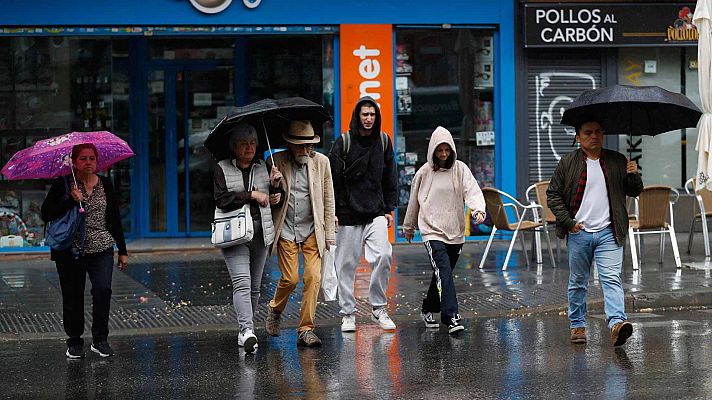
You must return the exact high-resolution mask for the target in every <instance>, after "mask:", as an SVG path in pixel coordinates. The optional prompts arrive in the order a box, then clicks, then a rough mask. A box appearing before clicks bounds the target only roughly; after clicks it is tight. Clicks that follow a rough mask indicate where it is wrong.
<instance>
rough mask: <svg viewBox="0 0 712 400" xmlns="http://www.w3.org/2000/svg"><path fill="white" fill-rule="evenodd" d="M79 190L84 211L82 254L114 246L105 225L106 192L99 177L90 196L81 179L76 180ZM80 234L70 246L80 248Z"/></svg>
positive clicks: (97, 251)
mask: <svg viewBox="0 0 712 400" xmlns="http://www.w3.org/2000/svg"><path fill="white" fill-rule="evenodd" d="M77 185H78V188H79V190H80V191H81V192H82V196H84V201H83V202H82V205H83V206H84V212H85V213H86V236H85V237H84V251H83V253H84V254H92V253H99V252H102V251H104V250H106V249H108V248H110V247H113V246H114V237H113V236H111V233H109V230H108V229H107V227H106V194H105V193H104V185H102V183H101V179H99V181H98V182H97V183H96V186H94V190H93V191H92V192H91V196H90V195H88V194H87V190H86V188H85V187H84V184H83V183H82V182H81V181H77ZM79 241H80V235H79V234H77V235H76V236H75V237H74V242H73V243H72V246H73V247H74V248H75V249H79V248H80V243H79Z"/></svg>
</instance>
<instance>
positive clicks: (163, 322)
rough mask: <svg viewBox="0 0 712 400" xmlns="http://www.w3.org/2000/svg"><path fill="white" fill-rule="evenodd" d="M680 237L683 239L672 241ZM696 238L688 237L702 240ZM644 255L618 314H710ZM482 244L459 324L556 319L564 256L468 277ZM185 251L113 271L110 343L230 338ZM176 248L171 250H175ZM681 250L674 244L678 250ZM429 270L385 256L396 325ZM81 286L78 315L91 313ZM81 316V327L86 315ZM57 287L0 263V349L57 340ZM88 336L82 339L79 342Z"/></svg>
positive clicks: (516, 262) (596, 290)
mask: <svg viewBox="0 0 712 400" xmlns="http://www.w3.org/2000/svg"><path fill="white" fill-rule="evenodd" d="M680 236H684V237H686V236H687V235H680ZM701 236H702V235H697V238H698V240H701ZM653 243H655V241H654V240H653V241H649V244H648V246H646V251H647V253H646V255H647V257H646V263H645V264H643V266H642V268H641V270H640V271H633V270H632V268H631V262H630V257H629V256H626V259H625V262H624V265H625V268H624V272H623V279H624V288H625V290H626V302H627V309H628V310H631V311H634V310H642V311H649V310H661V309H671V308H675V309H677V308H680V307H683V308H696V307H707V306H712V287H710V285H712V277H711V276H710V269H709V268H703V269H695V268H683V269H681V270H676V269H675V267H674V262H673V259H672V254H671V251H669V249H668V251H667V252H666V254H665V260H664V262H663V263H662V264H659V263H658V262H657V251H658V249H657V246H655V245H650V244H653ZM484 245H485V243H484V242H476V243H468V244H466V245H465V246H464V248H463V252H462V256H461V258H460V262H459V263H458V267H457V270H456V273H455V283H456V289H457V292H458V300H459V306H460V311H461V314H462V315H463V316H464V317H466V318H471V317H481V316H506V315H531V314H541V313H552V314H558V313H561V312H563V311H564V310H565V309H566V285H567V279H568V268H567V265H566V262H565V252H564V254H563V256H562V258H563V259H562V261H561V262H559V263H558V266H557V268H553V267H552V266H551V265H550V264H549V261H548V258H546V257H545V258H544V262H545V263H544V264H543V265H541V266H538V267H537V266H536V264H534V263H532V264H531V266H529V267H527V266H526V263H525V260H524V258H523V256H522V254H521V253H520V252H518V251H517V252H515V254H514V257H513V259H512V261H511V262H510V266H509V268H508V270H507V271H502V270H501V269H500V266H501V264H502V262H503V260H504V257H505V254H506V246H507V243H506V242H495V244H494V249H493V251H491V252H490V256H489V257H488V260H487V262H486V264H485V268H484V269H483V270H480V269H479V268H477V266H478V265H479V262H480V257H481V255H482V252H483V250H484ZM201 246H202V244H200V242H196V241H193V242H191V247H190V248H191V249H192V251H183V252H157V253H138V254H135V255H132V257H131V259H130V266H129V268H128V270H127V271H126V272H122V271H119V270H115V272H114V279H113V296H112V311H111V316H110V326H109V327H110V330H111V334H112V335H114V336H117V335H144V334H160V333H167V332H171V333H178V332H196V331H212V330H234V329H235V328H236V317H235V314H234V311H233V309H232V306H231V293H232V292H231V287H230V283H229V277H228V273H227V270H226V268H225V266H224V263H223V260H222V258H221V256H220V253H219V252H218V251H216V250H214V249H211V248H207V249H206V248H202V247H201ZM176 247H179V246H176ZM686 247H687V246H686V243H684V242H683V241H681V243H680V248H681V249H685V248H686ZM693 247H694V251H693V254H692V255H691V256H688V255H686V254H683V262H690V261H694V260H701V259H703V258H704V256H703V254H702V252H703V250H702V245H701V242H699V244H697V243H696V245H695V246H693ZM430 271H431V269H430V264H429V262H428V259H427V256H426V252H425V250H424V249H423V246H422V245H420V244H413V245H397V246H394V263H393V268H392V273H391V278H390V281H389V286H388V292H387V293H388V296H389V304H388V310H389V312H390V314H391V315H392V316H393V318H394V320H396V321H397V322H399V323H402V322H407V321H412V320H416V319H418V318H419V316H418V314H419V311H420V304H421V301H422V298H423V296H424V295H425V292H426V291H427V286H428V284H429V282H430V273H431V272H430ZM369 277H370V269H369V267H368V266H367V265H366V264H365V262H364V263H362V265H361V266H360V267H359V269H358V271H357V280H356V296H357V318H358V319H359V320H362V321H365V320H368V314H369V308H370V307H369V304H368V299H367V295H368V280H369ZM278 279H279V269H278V268H277V265H276V262H275V259H274V258H272V259H270V260H269V261H268V263H267V265H266V268H265V274H264V278H263V287H262V298H261V299H260V305H259V307H258V311H257V315H256V318H255V319H256V322H257V324H258V326H262V321H263V320H264V317H265V315H266V304H267V302H268V301H269V299H270V298H271V297H272V295H273V293H274V290H275V287H276V283H277V280H278ZM88 288H89V285H87V291H86V302H85V304H86V306H85V309H86V310H87V311H88V310H90V304H91V300H90V297H89V290H88ZM601 297H602V294H601V290H600V285H599V282H598V279H597V275H596V274H595V272H594V274H592V278H591V287H590V292H589V300H590V309H591V310H592V311H593V312H595V311H596V310H599V311H600V310H601V307H602V304H601V303H602V302H601ZM300 298H301V284H300V285H299V286H298V287H297V289H296V290H295V292H294V293H293V295H292V300H291V301H290V302H289V304H288V307H287V309H286V310H285V312H284V314H283V317H284V319H285V322H284V326H287V327H293V326H295V325H296V323H297V320H298V314H299V300H300ZM86 315H87V327H88V326H89V324H90V318H91V315H90V313H88V312H87V313H86ZM61 318H62V315H61V295H60V292H59V281H58V278H57V273H56V270H55V268H54V265H53V263H52V262H50V261H49V260H48V259H46V258H20V257H17V256H12V257H7V256H5V257H0V340H17V339H21V340H22V339H42V338H61V337H63V335H64V334H63V330H62V323H61ZM338 323H339V316H338V304H337V302H320V303H319V306H318V307H317V324H318V325H319V326H330V325H335V324H338ZM88 331H89V329H87V332H88Z"/></svg>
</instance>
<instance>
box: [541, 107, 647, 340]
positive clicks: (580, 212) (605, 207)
mask: <svg viewBox="0 0 712 400" xmlns="http://www.w3.org/2000/svg"><path fill="white" fill-rule="evenodd" d="M603 135H604V131H603V128H602V127H601V125H600V124H599V123H598V122H596V121H595V119H593V118H589V119H586V120H585V121H583V122H581V123H580V125H579V126H577V127H576V139H575V140H576V141H577V142H578V143H580V144H581V148H580V149H577V150H575V151H574V152H572V153H570V154H567V155H565V156H564V157H562V158H561V161H559V165H558V166H557V167H556V170H555V171H554V175H553V176H552V178H551V182H550V183H549V189H548V190H547V191H546V195H547V196H546V198H547V202H548V205H549V208H550V209H551V211H552V212H553V213H554V215H555V216H556V228H557V234H558V236H559V237H560V238H562V239H563V238H566V236H568V239H567V247H568V252H569V288H568V297H569V323H570V329H571V330H570V339H571V342H572V343H586V310H587V308H586V291H587V289H588V278H589V275H590V273H591V263H592V261H594V260H595V261H596V266H597V268H598V275H599V279H600V281H601V287H602V289H603V298H604V310H605V313H606V320H607V321H608V328H609V329H610V331H611V341H612V342H613V345H614V346H620V345H622V344H624V343H625V342H626V340H627V339H628V338H629V337H630V336H631V335H632V334H633V325H632V324H631V323H630V322H628V318H627V317H626V315H625V303H624V297H623V286H622V284H621V270H622V266H623V245H624V244H625V237H626V233H627V232H628V212H627V209H626V196H630V197H636V196H638V195H639V194H640V192H641V191H642V190H643V181H642V180H641V179H640V175H638V165H637V164H636V163H635V162H634V161H629V160H627V159H626V158H625V156H624V155H622V154H620V153H618V152H615V151H611V150H607V149H604V148H603Z"/></svg>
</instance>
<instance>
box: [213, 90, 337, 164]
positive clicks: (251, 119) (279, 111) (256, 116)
mask: <svg viewBox="0 0 712 400" xmlns="http://www.w3.org/2000/svg"><path fill="white" fill-rule="evenodd" d="M293 120H308V121H310V122H311V123H312V126H313V127H314V129H315V130H317V131H318V130H319V129H320V128H321V126H322V125H323V124H324V122H326V121H329V120H331V115H329V112H328V111H327V110H326V109H325V108H324V106H322V105H321V104H317V103H315V102H313V101H310V100H307V99H304V98H301V97H288V98H284V99H278V100H274V99H263V100H260V101H257V102H255V103H252V104H248V105H246V106H243V107H233V108H232V109H230V111H228V113H227V115H225V117H224V118H223V119H222V120H221V121H220V122H219V123H218V124H217V125H216V126H215V128H213V130H212V131H211V132H210V135H208V138H207V139H205V147H206V148H207V149H208V150H210V152H211V153H213V156H214V157H215V158H216V159H217V160H223V159H225V158H228V157H230V155H231V154H232V149H230V146H229V144H228V141H229V139H230V131H231V130H232V128H234V127H235V126H236V125H237V124H238V123H240V122H247V123H249V124H251V125H252V126H254V127H255V129H257V131H258V132H259V131H263V133H264V138H265V139H266V140H265V141H264V142H263V141H262V140H260V142H262V143H263V144H264V145H266V147H263V146H261V147H262V149H263V150H270V155H271V154H272V146H271V144H270V143H276V144H278V145H279V144H281V143H282V134H283V133H285V132H287V129H288V127H289V122H290V121H293Z"/></svg>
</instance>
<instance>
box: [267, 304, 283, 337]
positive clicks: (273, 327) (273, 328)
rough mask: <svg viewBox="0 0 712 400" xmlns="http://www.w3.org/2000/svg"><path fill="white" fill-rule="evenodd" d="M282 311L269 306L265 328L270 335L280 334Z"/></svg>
mask: <svg viewBox="0 0 712 400" xmlns="http://www.w3.org/2000/svg"><path fill="white" fill-rule="evenodd" d="M280 314H281V313H280V312H279V311H277V310H275V309H274V308H272V307H270V306H267V319H266V320H265V330H266V331H267V333H268V334H269V335H270V336H279V318H280Z"/></svg>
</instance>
